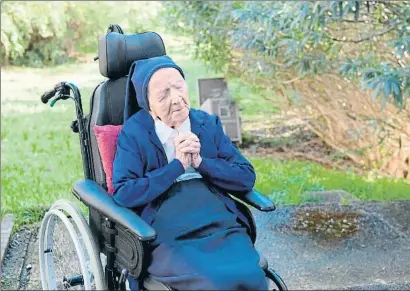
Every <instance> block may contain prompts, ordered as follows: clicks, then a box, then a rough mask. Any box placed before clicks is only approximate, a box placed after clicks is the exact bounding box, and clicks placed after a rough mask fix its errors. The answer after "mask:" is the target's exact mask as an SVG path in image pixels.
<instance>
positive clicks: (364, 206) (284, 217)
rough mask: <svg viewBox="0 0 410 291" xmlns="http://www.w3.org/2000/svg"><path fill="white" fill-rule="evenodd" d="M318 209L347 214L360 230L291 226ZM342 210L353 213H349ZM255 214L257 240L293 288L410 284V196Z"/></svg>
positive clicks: (332, 214) (408, 286)
mask: <svg viewBox="0 0 410 291" xmlns="http://www.w3.org/2000/svg"><path fill="white" fill-rule="evenodd" d="M316 211H318V213H322V214H326V215H327V219H329V217H330V219H332V218H331V217H336V218H334V219H333V220H334V221H336V220H338V219H339V220H342V221H343V220H345V221H346V223H347V224H348V223H351V224H352V228H356V231H355V232H352V233H351V234H350V235H347V236H345V237H341V238H338V237H336V236H335V235H333V236H332V235H330V238H329V237H326V236H325V235H326V234H327V232H326V231H322V230H319V231H318V232H316V227H313V231H304V230H295V227H292V225H299V226H300V225H302V226H303V221H309V217H312V216H313V215H312V214H313V213H316ZM306 213H308V215H309V216H307V215H306ZM340 213H350V218H349V216H347V217H343V215H339V214H340ZM324 216H325V215H324ZM255 217H256V221H257V224H258V225H259V232H258V240H257V244H256V246H257V248H258V249H259V250H261V251H262V252H263V253H264V254H265V255H266V257H267V259H268V261H269V263H270V264H271V266H272V267H273V268H274V269H275V270H277V271H278V272H279V274H280V275H281V276H282V277H283V279H284V280H285V282H286V283H287V285H288V288H289V289H292V290H296V289H305V290H306V289H322V290H323V289H339V290H340V289H358V290H359V289H361V290H366V289H367V290H386V289H391V290H398V289H401V290H403V289H406V290H410V201H402V202H393V203H379V202H355V203H353V204H352V205H351V206H339V205H337V204H333V205H324V204H311V205H306V206H304V207H301V208H298V209H297V208H291V207H285V208H279V209H277V210H276V211H275V212H272V213H269V214H261V213H260V212H255ZM355 218H356V221H357V222H356V225H354V219H355ZM300 220H302V222H300ZM349 221H350V222H349ZM306 224H308V223H305V225H306ZM298 229H300V227H298ZM307 229H309V227H308V228H307Z"/></svg>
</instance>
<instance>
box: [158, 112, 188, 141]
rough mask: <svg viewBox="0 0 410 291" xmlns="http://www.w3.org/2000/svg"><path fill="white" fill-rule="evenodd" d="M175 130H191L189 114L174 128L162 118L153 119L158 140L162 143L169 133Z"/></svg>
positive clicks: (186, 131)
mask: <svg viewBox="0 0 410 291" xmlns="http://www.w3.org/2000/svg"><path fill="white" fill-rule="evenodd" d="M175 130H177V131H178V132H180V133H188V132H190V131H191V121H190V119H189V116H188V118H187V119H185V121H184V122H183V123H182V124H181V125H180V126H179V127H178V128H176V129H174V128H171V127H169V126H168V125H166V124H165V123H164V122H163V121H162V120H159V119H156V120H155V131H156V133H157V135H158V138H159V140H160V141H161V143H162V144H165V143H166V142H167V141H168V139H169V137H170V136H171V134H172V133H173V132H174V131H175Z"/></svg>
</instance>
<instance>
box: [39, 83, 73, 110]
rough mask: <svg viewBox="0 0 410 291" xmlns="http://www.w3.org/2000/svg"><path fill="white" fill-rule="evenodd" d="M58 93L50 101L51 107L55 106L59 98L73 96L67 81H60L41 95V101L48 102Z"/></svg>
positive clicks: (63, 98) (64, 98)
mask: <svg viewBox="0 0 410 291" xmlns="http://www.w3.org/2000/svg"><path fill="white" fill-rule="evenodd" d="M57 94H58V96H57V97H56V98H55V99H54V100H53V101H52V102H51V103H50V106H51V107H53V106H54V104H55V103H56V102H57V101H58V100H66V99H68V98H70V97H71V96H70V88H69V87H68V86H67V82H59V83H57V84H56V85H55V86H54V88H53V89H52V90H50V91H46V92H45V93H44V94H43V95H42V96H41V102H43V103H44V104H47V103H48V101H49V100H50V99H51V98H53V97H54V96H55V95H57Z"/></svg>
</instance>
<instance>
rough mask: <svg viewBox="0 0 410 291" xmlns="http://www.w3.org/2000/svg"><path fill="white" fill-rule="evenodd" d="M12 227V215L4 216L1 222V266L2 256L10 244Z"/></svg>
mask: <svg viewBox="0 0 410 291" xmlns="http://www.w3.org/2000/svg"><path fill="white" fill-rule="evenodd" d="M13 226H14V217H13V215H11V214H6V215H5V216H4V217H3V219H2V220H1V259H0V263H1V264H3V259H4V255H5V254H6V250H7V247H8V246H9V243H10V237H11V231H12V230H13Z"/></svg>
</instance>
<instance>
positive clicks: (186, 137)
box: [174, 132, 202, 169]
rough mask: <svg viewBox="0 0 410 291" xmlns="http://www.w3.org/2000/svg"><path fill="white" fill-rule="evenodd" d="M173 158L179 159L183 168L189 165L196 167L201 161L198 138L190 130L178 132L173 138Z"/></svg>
mask: <svg viewBox="0 0 410 291" xmlns="http://www.w3.org/2000/svg"><path fill="white" fill-rule="evenodd" d="M174 144H175V158H176V159H178V160H180V161H181V163H182V165H183V166H184V168H185V169H186V168H188V167H189V166H191V167H193V168H198V167H199V164H200V163H201V161H202V158H201V156H200V154H199V153H200V151H201V143H200V141H199V138H198V137H197V136H196V135H195V134H194V133H192V132H190V133H186V134H180V135H178V136H176V137H175V139H174Z"/></svg>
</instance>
